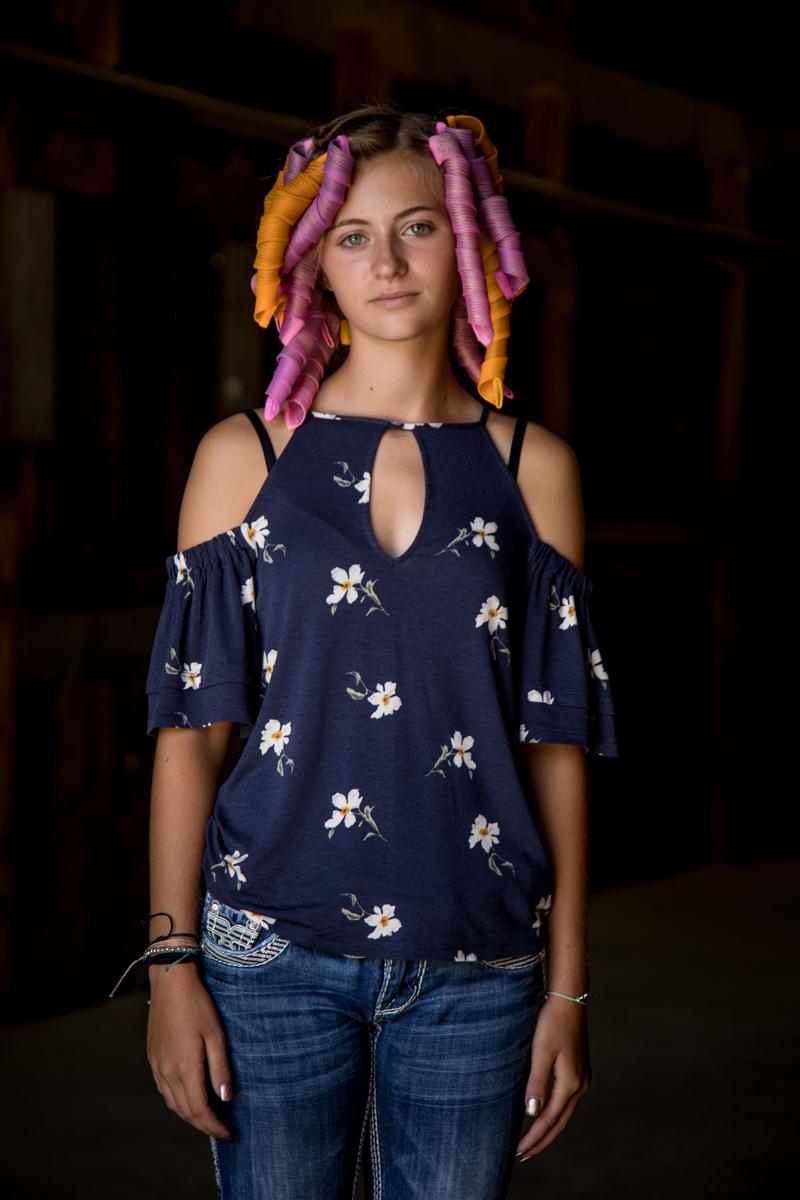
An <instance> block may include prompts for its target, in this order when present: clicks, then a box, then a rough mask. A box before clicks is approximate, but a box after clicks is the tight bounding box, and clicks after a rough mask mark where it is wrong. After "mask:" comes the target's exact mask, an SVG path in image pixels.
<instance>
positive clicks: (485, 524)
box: [472, 517, 500, 558]
mask: <svg viewBox="0 0 800 1200" xmlns="http://www.w3.org/2000/svg"><path fill="white" fill-rule="evenodd" d="M472 528H473V530H474V531H475V536H474V538H473V539H472V544H473V546H488V547H489V549H490V550H491V551H492V558H494V551H495V550H499V549H500V547H499V546H498V544H497V542H496V541H495V539H494V536H493V535H494V534H495V533H497V522H496V521H484V519H483V517H473V520H472Z"/></svg>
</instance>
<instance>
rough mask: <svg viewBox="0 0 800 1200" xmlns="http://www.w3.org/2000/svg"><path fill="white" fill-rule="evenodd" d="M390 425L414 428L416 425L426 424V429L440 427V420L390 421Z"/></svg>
mask: <svg viewBox="0 0 800 1200" xmlns="http://www.w3.org/2000/svg"><path fill="white" fill-rule="evenodd" d="M389 424H390V425H399V426H400V428H401V429H416V428H417V426H418V425H426V426H427V427H428V429H441V427H442V422H441V421H390V422H389Z"/></svg>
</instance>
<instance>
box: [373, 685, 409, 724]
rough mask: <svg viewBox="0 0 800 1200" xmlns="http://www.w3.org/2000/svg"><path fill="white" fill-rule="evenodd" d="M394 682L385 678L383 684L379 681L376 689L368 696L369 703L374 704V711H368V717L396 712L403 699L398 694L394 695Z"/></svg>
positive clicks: (395, 686)
mask: <svg viewBox="0 0 800 1200" xmlns="http://www.w3.org/2000/svg"><path fill="white" fill-rule="evenodd" d="M396 688H397V684H396V683H392V681H391V680H387V682H386V683H385V684H383V683H379V684H378V686H377V689H376V690H375V691H374V692H373V693H372V695H371V696H370V697H369V702H370V704H374V705H375V712H374V713H370V717H383V716H386V715H391V713H393V712H397V710H398V708H399V707H400V705H401V704H402V703H403V701H402V700H401V699H400V697H399V696H397V695H395V689H396Z"/></svg>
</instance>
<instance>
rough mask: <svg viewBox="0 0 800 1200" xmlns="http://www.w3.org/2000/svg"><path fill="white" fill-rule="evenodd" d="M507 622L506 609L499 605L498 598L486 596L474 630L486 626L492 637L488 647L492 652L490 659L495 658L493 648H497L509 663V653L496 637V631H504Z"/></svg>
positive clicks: (495, 653) (506, 647) (495, 654)
mask: <svg viewBox="0 0 800 1200" xmlns="http://www.w3.org/2000/svg"><path fill="white" fill-rule="evenodd" d="M507 621H508V609H507V608H506V606H505V605H504V604H501V603H500V599H499V597H498V596H487V598H486V599H485V600H484V602H483V604H482V605H481V610H480V612H479V613H478V615H477V617H476V618H475V628H476V629H478V628H480V626H481V625H486V626H487V628H488V630H489V632H490V633H491V635H492V636H491V638H490V641H489V647H490V649H491V651H492V658H496V657H497V652H496V650H495V647H496V646H499V648H500V653H501V654H505V655H506V656H507V659H508V661H509V663H510V662H511V651H510V650H509V648H508V646H504V645H503V643H502V642H501V641H500V638H499V637H498V636H497V630H498V629H505V627H506V622H507Z"/></svg>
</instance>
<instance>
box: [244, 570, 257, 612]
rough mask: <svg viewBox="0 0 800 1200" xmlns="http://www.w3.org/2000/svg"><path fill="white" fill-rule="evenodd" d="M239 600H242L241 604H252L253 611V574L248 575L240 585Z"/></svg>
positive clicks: (254, 596) (254, 599)
mask: <svg viewBox="0 0 800 1200" xmlns="http://www.w3.org/2000/svg"><path fill="white" fill-rule="evenodd" d="M241 600H242V604H244V605H247V604H252V606H253V612H255V609H256V589H255V584H254V582H253V576H252V575H251V576H250V578H249V579H247V580H245V582H244V583H243V584H242V587H241Z"/></svg>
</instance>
